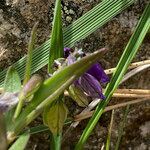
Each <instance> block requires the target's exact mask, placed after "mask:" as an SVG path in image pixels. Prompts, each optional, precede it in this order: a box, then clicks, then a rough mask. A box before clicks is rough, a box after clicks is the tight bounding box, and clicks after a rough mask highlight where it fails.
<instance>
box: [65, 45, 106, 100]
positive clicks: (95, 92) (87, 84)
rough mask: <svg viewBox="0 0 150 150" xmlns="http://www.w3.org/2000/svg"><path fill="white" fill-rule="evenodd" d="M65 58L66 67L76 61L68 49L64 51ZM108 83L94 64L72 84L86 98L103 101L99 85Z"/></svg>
mask: <svg viewBox="0 0 150 150" xmlns="http://www.w3.org/2000/svg"><path fill="white" fill-rule="evenodd" d="M64 52H65V56H66V58H67V59H68V65H70V64H73V63H74V62H75V61H76V57H75V56H73V54H71V52H70V50H69V48H66V49H64ZM107 82H109V78H108V76H107V75H106V74H105V72H104V70H103V68H102V67H101V66H100V64H99V63H96V64H94V65H93V66H92V67H91V68H90V69H89V70H88V71H87V72H86V73H84V74H83V75H82V76H81V77H79V79H77V80H76V81H75V82H74V85H75V87H78V88H80V90H82V91H83V92H84V93H85V94H86V95H87V96H90V97H92V98H101V99H105V96H104V95H103V93H102V87H101V84H100V83H107Z"/></svg>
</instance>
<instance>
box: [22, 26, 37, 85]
mask: <svg viewBox="0 0 150 150" xmlns="http://www.w3.org/2000/svg"><path fill="white" fill-rule="evenodd" d="M37 26H38V23H36V24H35V25H34V26H33V29H32V31H31V37H30V41H29V45H28V54H27V62H26V70H25V75H24V81H23V85H25V84H26V83H27V82H28V80H29V79H30V75H31V64H32V55H33V49H34V45H35V38H36V30H37Z"/></svg>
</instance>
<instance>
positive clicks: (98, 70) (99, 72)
mask: <svg viewBox="0 0 150 150" xmlns="http://www.w3.org/2000/svg"><path fill="white" fill-rule="evenodd" d="M87 73H88V74H90V75H92V76H93V77H95V78H96V79H97V80H98V81H100V82H101V83H106V82H109V78H108V76H107V75H106V73H105V72H104V70H103V68H102V67H101V65H100V64H99V63H96V64H94V65H93V66H92V67H91V68H90V69H89V70H88V71H87Z"/></svg>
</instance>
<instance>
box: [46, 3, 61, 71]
mask: <svg viewBox="0 0 150 150" xmlns="http://www.w3.org/2000/svg"><path fill="white" fill-rule="evenodd" d="M61 17H62V16H61V0H56V2H55V12H54V20H53V27H52V34H51V42H50V53H49V63H48V72H49V73H50V72H52V64H53V62H54V60H55V59H58V58H62V57H63V55H64V50H63V49H64V46H63V31H62V18H61Z"/></svg>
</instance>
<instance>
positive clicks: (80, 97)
mask: <svg viewBox="0 0 150 150" xmlns="http://www.w3.org/2000/svg"><path fill="white" fill-rule="evenodd" d="M68 92H69V95H70V96H71V98H72V99H73V100H74V101H75V102H76V103H77V104H78V105H79V106H81V107H86V106H87V105H88V98H87V96H86V95H85V94H84V92H83V91H81V90H80V89H79V88H78V87H75V86H74V85H71V86H70V87H69V90H68Z"/></svg>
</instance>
